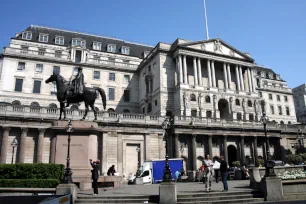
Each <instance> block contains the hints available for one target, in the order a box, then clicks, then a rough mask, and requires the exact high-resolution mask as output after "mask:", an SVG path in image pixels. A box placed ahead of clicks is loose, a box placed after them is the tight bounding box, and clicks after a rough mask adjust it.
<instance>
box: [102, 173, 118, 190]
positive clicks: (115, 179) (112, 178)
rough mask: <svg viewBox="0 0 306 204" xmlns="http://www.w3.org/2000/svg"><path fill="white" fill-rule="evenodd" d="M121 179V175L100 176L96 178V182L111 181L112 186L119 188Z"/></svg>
mask: <svg viewBox="0 0 306 204" xmlns="http://www.w3.org/2000/svg"><path fill="white" fill-rule="evenodd" d="M121 181H122V176H100V177H99V179H98V184H102V185H103V183H112V184H113V187H114V188H120V183H121Z"/></svg>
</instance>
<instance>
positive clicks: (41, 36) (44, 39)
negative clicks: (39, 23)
mask: <svg viewBox="0 0 306 204" xmlns="http://www.w3.org/2000/svg"><path fill="white" fill-rule="evenodd" d="M48 38H49V35H47V34H39V39H38V41H39V42H45V43H46V42H48Z"/></svg>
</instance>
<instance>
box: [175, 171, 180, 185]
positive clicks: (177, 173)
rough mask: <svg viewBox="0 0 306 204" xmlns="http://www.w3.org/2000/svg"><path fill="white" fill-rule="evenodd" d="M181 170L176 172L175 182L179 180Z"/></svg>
mask: <svg viewBox="0 0 306 204" xmlns="http://www.w3.org/2000/svg"><path fill="white" fill-rule="evenodd" d="M180 175H181V172H179V170H176V172H175V183H176V182H177V181H178V179H179V178H180Z"/></svg>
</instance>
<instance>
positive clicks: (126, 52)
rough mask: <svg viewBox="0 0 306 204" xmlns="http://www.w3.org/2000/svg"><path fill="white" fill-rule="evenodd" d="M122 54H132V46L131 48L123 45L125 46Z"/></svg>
mask: <svg viewBox="0 0 306 204" xmlns="http://www.w3.org/2000/svg"><path fill="white" fill-rule="evenodd" d="M121 54H124V55H129V54H130V48H129V47H125V46H123V47H122V48H121Z"/></svg>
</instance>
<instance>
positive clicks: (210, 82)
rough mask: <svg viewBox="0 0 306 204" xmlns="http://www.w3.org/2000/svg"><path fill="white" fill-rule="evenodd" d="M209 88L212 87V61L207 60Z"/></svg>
mask: <svg viewBox="0 0 306 204" xmlns="http://www.w3.org/2000/svg"><path fill="white" fill-rule="evenodd" d="M207 72H208V86H209V87H212V79H211V68H210V60H207Z"/></svg>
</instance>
